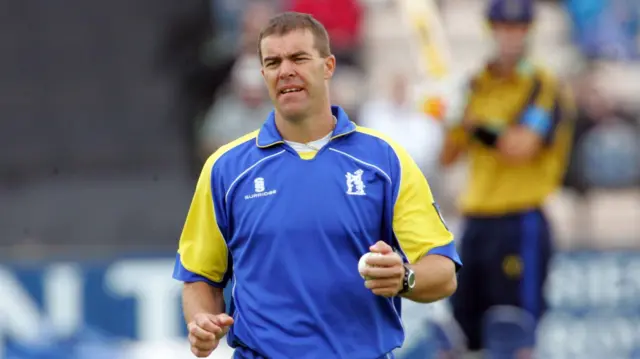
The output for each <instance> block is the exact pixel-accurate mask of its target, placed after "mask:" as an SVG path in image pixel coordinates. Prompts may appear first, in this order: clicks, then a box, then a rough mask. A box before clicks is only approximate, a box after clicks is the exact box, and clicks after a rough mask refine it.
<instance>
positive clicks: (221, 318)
mask: <svg viewBox="0 0 640 359" xmlns="http://www.w3.org/2000/svg"><path fill="white" fill-rule="evenodd" d="M232 324H233V318H231V317H230V316H228V315H226V314H224V313H223V314H218V315H214V314H209V313H200V314H196V315H195V316H194V317H193V321H191V322H190V323H189V324H188V325H187V329H188V330H189V343H191V352H192V353H193V355H195V356H196V357H198V358H206V357H208V356H209V355H211V353H212V352H213V351H214V350H215V349H216V348H217V347H218V343H219V342H220V339H221V338H222V337H224V336H225V334H227V332H228V331H229V327H230V326H231V325H232Z"/></svg>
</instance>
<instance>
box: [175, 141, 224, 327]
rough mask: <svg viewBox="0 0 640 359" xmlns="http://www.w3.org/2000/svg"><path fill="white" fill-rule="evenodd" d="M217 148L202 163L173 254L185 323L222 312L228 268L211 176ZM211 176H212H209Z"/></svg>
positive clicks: (217, 195)
mask: <svg viewBox="0 0 640 359" xmlns="http://www.w3.org/2000/svg"><path fill="white" fill-rule="evenodd" d="M219 156H220V152H216V153H215V154H214V155H212V156H211V157H210V158H209V159H208V160H207V162H206V163H205V165H204V167H203V169H202V173H201V175H200V178H199V179H198V183H197V185H196V190H195V194H194V196H193V199H192V201H191V206H190V207H189V212H188V214H187V219H186V221H185V224H184V227H183V230H182V234H181V236H180V244H179V248H178V253H177V255H176V262H175V267H174V271H173V277H174V278H175V279H177V280H179V281H181V282H184V283H185V284H184V289H183V303H184V310H185V313H184V314H185V318H186V319H187V323H188V322H189V319H191V318H192V317H193V315H194V314H196V313H198V312H205V313H211V314H218V313H222V312H224V300H223V297H222V290H223V288H224V287H225V285H226V283H227V281H228V279H229V273H230V272H231V268H230V262H229V254H228V249H227V245H226V241H225V239H224V236H223V234H222V229H221V228H225V227H226V226H225V225H224V223H225V222H226V217H225V214H224V210H223V206H222V203H221V197H222V196H223V193H224V190H223V189H222V188H213V187H214V186H216V185H219V186H217V187H222V186H221V184H219V183H218V182H219V181H218V179H217V178H213V177H212V176H213V175H212V173H213V165H214V163H215V161H216V160H217V158H218V157H219ZM212 179H213V180H212Z"/></svg>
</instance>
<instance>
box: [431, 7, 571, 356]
mask: <svg viewBox="0 0 640 359" xmlns="http://www.w3.org/2000/svg"><path fill="white" fill-rule="evenodd" d="M488 18H489V21H490V24H491V30H492V35H493V37H494V40H495V43H496V50H497V53H496V56H495V58H494V59H493V60H492V61H490V62H489V64H488V65H487V66H486V68H485V69H483V70H482V71H481V72H480V73H479V74H478V75H476V76H474V78H473V79H472V81H471V83H470V91H469V98H468V102H467V106H466V110H465V114H464V116H463V117H464V118H463V119H462V121H461V123H459V124H457V125H455V126H452V128H451V129H450V130H449V133H448V136H447V139H446V141H445V146H444V150H443V152H442V155H441V162H442V163H443V164H444V165H449V164H452V163H453V162H455V161H456V159H457V158H458V157H459V156H460V155H461V154H462V153H467V154H468V161H469V171H470V172H469V178H468V185H467V188H466V190H465V191H464V193H463V194H462V198H461V202H460V206H461V210H462V212H463V214H464V215H465V216H466V224H465V231H464V235H463V238H462V243H461V246H462V248H461V256H462V260H463V261H464V262H465V265H466V270H465V271H463V272H462V273H461V275H460V278H459V281H460V289H459V290H458V292H457V293H456V295H455V296H454V297H453V298H452V305H453V310H454V315H455V318H456V320H457V321H458V322H459V324H460V326H461V327H462V329H463V330H464V332H465V334H466V335H467V337H468V342H469V343H468V344H469V348H470V349H471V350H479V349H481V348H482V336H483V333H482V321H483V315H484V313H485V312H486V311H487V310H488V309H489V308H490V307H493V306H496V305H510V306H517V307H520V308H523V309H524V310H526V311H528V312H529V313H531V315H533V316H534V317H535V318H540V317H541V316H542V314H543V313H544V311H545V302H544V298H543V293H542V288H543V283H544V281H545V278H546V276H547V268H548V264H549V258H550V256H551V253H552V243H551V233H550V230H549V225H548V223H547V219H546V217H545V215H544V213H543V211H542V206H543V204H544V202H545V200H546V199H547V197H548V196H549V195H550V194H551V193H553V192H554V191H555V190H556V189H558V188H559V186H560V184H561V182H562V178H563V174H564V169H565V166H566V158H567V154H568V150H569V147H570V146H569V143H570V138H571V121H568V120H567V117H568V116H569V115H570V109H571V107H570V106H568V105H569V104H570V103H569V102H568V99H567V96H566V94H565V93H564V91H562V90H561V86H560V85H559V84H558V81H557V79H556V78H555V77H553V76H552V75H551V74H549V73H547V72H545V71H543V70H542V69H540V68H538V67H536V66H533V65H532V64H531V63H529V62H528V61H527V60H526V58H525V50H526V44H527V39H528V36H529V27H530V25H531V23H532V21H533V5H532V3H531V2H529V1H527V0H494V1H492V2H491V4H490V5H489V11H488ZM529 349H531V348H529Z"/></svg>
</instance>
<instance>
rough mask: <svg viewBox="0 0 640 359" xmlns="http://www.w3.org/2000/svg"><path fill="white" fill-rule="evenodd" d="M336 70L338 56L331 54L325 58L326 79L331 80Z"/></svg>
mask: <svg viewBox="0 0 640 359" xmlns="http://www.w3.org/2000/svg"><path fill="white" fill-rule="evenodd" d="M335 71H336V57H335V56H333V55H329V56H328V57H327V58H326V59H325V60H324V79H325V80H329V79H330V78H332V77H333V73H334V72H335Z"/></svg>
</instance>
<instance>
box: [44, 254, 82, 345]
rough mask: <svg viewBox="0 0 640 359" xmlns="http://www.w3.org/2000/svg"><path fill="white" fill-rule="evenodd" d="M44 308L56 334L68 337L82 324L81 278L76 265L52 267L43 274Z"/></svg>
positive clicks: (80, 272)
mask: <svg viewBox="0 0 640 359" xmlns="http://www.w3.org/2000/svg"><path fill="white" fill-rule="evenodd" d="M42 285H43V286H44V307H45V308H46V312H47V313H49V317H50V320H51V324H52V325H53V326H54V329H55V330H56V333H57V334H58V335H61V336H63V337H64V336H69V335H72V334H73V333H75V332H76V330H77V329H78V328H79V327H80V325H81V324H82V313H83V304H84V303H83V278H82V271H81V269H80V268H78V266H77V265H73V264H56V265H52V266H51V267H50V268H49V269H48V270H47V271H46V272H45V274H44V281H43V284H42Z"/></svg>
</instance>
